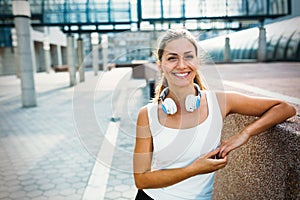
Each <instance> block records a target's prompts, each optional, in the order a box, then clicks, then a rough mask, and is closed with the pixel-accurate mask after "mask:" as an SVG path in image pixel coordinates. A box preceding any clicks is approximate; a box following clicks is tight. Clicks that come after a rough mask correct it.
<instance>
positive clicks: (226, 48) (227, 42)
mask: <svg viewBox="0 0 300 200" xmlns="http://www.w3.org/2000/svg"><path fill="white" fill-rule="evenodd" d="M224 61H225V62H230V61H231V49H230V38H229V37H226V38H225V46H224Z"/></svg>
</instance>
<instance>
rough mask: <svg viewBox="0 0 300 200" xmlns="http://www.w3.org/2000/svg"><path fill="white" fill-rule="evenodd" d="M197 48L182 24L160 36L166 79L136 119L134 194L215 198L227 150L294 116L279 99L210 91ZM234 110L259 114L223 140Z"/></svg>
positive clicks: (172, 199) (158, 198)
mask: <svg viewBox="0 0 300 200" xmlns="http://www.w3.org/2000/svg"><path fill="white" fill-rule="evenodd" d="M198 50H199V49H198V47H197V43H196V40H195V38H194V37H193V36H192V34H191V33H190V32H189V31H187V30H183V29H179V30H169V31H167V32H166V33H165V35H163V36H162V37H161V39H160V41H159V45H158V52H157V57H158V61H157V64H158V68H159V70H160V71H161V73H162V76H163V78H162V79H163V81H162V83H161V84H160V85H158V87H157V88H156V97H155V98H154V99H153V102H151V103H149V104H148V105H147V106H145V107H143V108H141V110H140V111H139V114H138V119H137V126H136V144H135V149H134V179H135V184H136V187H137V188H138V194H137V195H136V199H143V200H147V199H155V200H183V199H199V200H204V199H205V200H206V199H211V198H212V190H213V183H214V172H215V171H217V170H219V169H222V168H224V167H225V166H226V164H227V159H228V155H229V153H230V152H231V151H233V150H234V149H236V148H238V147H240V146H242V145H244V144H246V143H247V141H248V140H249V139H250V137H252V136H254V135H257V134H259V133H261V132H263V131H265V130H266V129H268V128H270V127H272V126H274V125H275V124H278V123H281V122H283V121H285V120H286V119H288V118H289V117H291V116H293V115H295V112H296V111H295V109H294V108H293V107H292V106H291V105H289V104H287V103H285V102H283V101H281V100H277V99H269V98H261V97H250V96H246V95H243V94H240V93H233V92H218V93H215V92H213V91H209V90H206V89H205V86H204V85H203V84H202V82H201V77H200V75H199V73H198V70H197V69H198V67H199V60H198ZM231 113H239V114H243V115H252V116H258V117H259V119H258V120H256V121H255V122H253V123H252V124H250V125H248V126H247V127H245V128H244V129H243V130H241V132H239V133H236V134H235V135H234V136H233V137H231V138H229V139H227V140H226V141H220V140H221V139H220V138H221V131H222V126H223V119H224V118H225V117H226V116H227V115H229V114H231Z"/></svg>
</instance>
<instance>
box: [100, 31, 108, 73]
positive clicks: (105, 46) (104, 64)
mask: <svg viewBox="0 0 300 200" xmlns="http://www.w3.org/2000/svg"><path fill="white" fill-rule="evenodd" d="M101 47H102V70H107V63H108V59H107V49H108V37H107V35H106V34H103V35H101Z"/></svg>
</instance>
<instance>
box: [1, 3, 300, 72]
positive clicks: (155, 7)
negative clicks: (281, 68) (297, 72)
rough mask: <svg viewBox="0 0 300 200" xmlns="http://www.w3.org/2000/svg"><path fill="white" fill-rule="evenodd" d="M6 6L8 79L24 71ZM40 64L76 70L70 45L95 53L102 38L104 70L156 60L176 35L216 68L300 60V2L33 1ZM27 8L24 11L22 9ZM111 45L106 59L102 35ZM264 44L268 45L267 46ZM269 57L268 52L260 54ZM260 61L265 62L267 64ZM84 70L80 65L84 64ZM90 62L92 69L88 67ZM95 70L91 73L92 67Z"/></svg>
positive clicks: (4, 64) (36, 64)
mask: <svg viewBox="0 0 300 200" xmlns="http://www.w3.org/2000/svg"><path fill="white" fill-rule="evenodd" d="M23 1H25V0H13V1H11V0H0V13H1V14H0V75H11V74H16V73H17V72H18V67H17V66H18V63H17V60H18V59H17V55H16V52H17V49H18V47H19V44H18V42H17V31H16V28H15V23H14V18H15V16H14V14H13V9H14V8H13V7H14V5H13V2H15V6H17V5H18V4H19V5H20V2H21V3H22V2H23ZM28 2H29V6H30V16H29V18H30V24H31V26H30V37H28V39H30V40H31V44H32V45H31V47H27V48H31V51H32V52H33V53H32V61H33V62H32V63H33V64H32V65H33V69H34V71H35V72H45V71H48V72H49V69H57V70H59V69H64V68H68V66H67V65H68V55H67V54H68V53H67V46H68V44H67V43H68V42H67V38H68V37H70V38H72V39H71V40H74V46H73V47H71V48H74V55H73V57H74V58H73V60H74V64H75V65H76V66H77V68H78V67H79V65H80V63H79V62H80V61H78V60H77V59H76V57H77V56H76V52H77V51H75V50H76V49H77V43H76V42H75V41H76V40H82V41H83V42H82V44H83V47H82V52H83V55H84V57H87V55H89V54H90V53H91V52H92V48H93V45H92V37H91V34H92V33H98V34H97V36H96V37H98V39H99V40H98V44H99V48H98V50H99V54H98V57H99V61H98V62H99V69H103V67H102V68H101V66H103V62H104V61H105V63H106V62H108V63H110V62H113V63H115V64H117V65H121V64H124V65H127V64H131V63H132V61H140V60H148V61H152V60H153V59H154V57H153V54H152V51H153V48H155V44H156V40H157V37H158V36H159V35H160V34H161V33H162V32H163V31H165V30H166V29H168V28H176V27H181V28H182V27H184V28H187V29H189V30H191V31H192V32H193V33H194V34H195V36H196V37H197V39H198V40H199V44H200V46H201V47H202V48H203V49H204V50H205V51H207V52H208V53H209V54H210V56H211V59H212V60H213V61H214V62H249V61H263V62H265V61H300V31H299V24H300V2H299V1H298V0H194V1H190V0H172V1H171V0H153V1H148V0H29V1H28ZM21 9H22V8H21ZM103 35H106V36H107V38H108V48H107V54H105V55H107V58H105V59H103V53H102V50H103V48H102V47H101V39H102V38H103V37H102V36H103ZM260 45H262V46H260ZM260 51H261V52H264V53H260ZM259 55H263V57H262V58H259ZM78 63H79V64H78ZM86 63H89V62H86ZM91 66H92V61H90V65H87V66H85V67H86V68H89V67H91Z"/></svg>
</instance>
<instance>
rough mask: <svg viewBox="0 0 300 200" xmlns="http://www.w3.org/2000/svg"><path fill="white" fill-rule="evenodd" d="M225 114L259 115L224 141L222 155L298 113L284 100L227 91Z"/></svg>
mask: <svg viewBox="0 0 300 200" xmlns="http://www.w3.org/2000/svg"><path fill="white" fill-rule="evenodd" d="M224 99H225V101H226V103H225V104H224V105H226V106H225V107H224V109H225V115H229V114H231V113H239V114H243V115H251V116H257V117H259V118H258V119H257V120H256V121H255V122H253V123H252V124H250V125H248V126H246V127H245V128H244V129H243V130H242V131H241V132H240V133H238V134H236V135H234V136H232V137H231V138H229V139H227V140H225V141H222V144H221V146H220V148H221V150H220V156H222V157H223V156H226V155H228V153H229V152H230V151H232V150H233V149H236V148H238V147H239V146H241V145H243V144H245V143H247V141H248V140H249V138H250V137H252V136H254V135H257V134H259V133H262V132H263V131H265V130H267V129H269V128H271V127H272V126H274V125H276V124H278V123H281V122H283V121H285V120H286V119H288V118H290V117H292V116H293V115H295V114H296V110H295V108H294V107H293V106H291V105H289V104H287V103H286V102H284V101H281V100H277V99H270V98H262V97H251V96H247V95H243V94H240V93H232V92H231V93H225V98H224Z"/></svg>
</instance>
